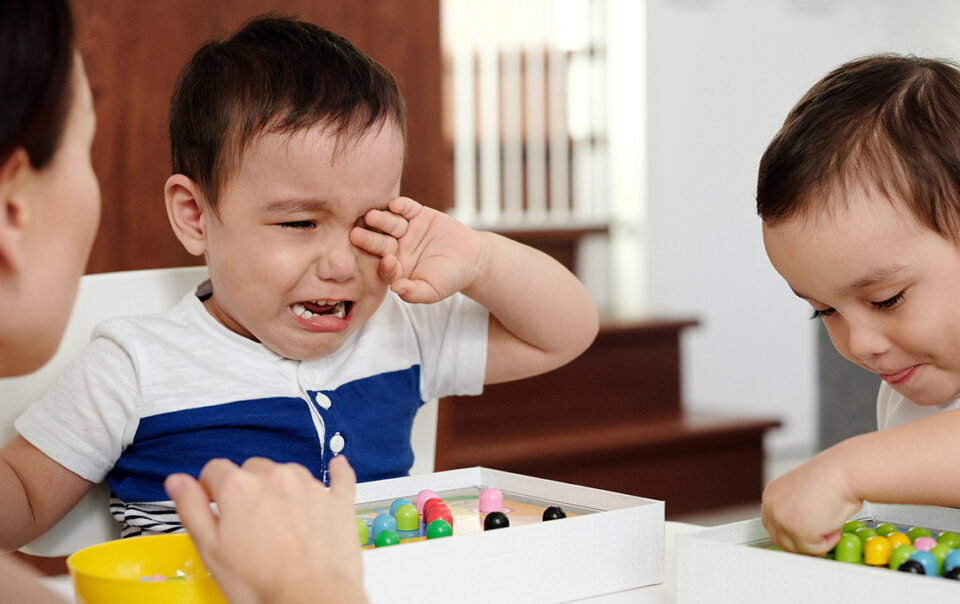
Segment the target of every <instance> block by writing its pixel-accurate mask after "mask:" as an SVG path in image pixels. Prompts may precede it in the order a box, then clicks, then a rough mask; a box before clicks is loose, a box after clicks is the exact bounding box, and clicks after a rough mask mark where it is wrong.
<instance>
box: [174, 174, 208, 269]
mask: <svg viewBox="0 0 960 604" xmlns="http://www.w3.org/2000/svg"><path fill="white" fill-rule="evenodd" d="M163 196H164V199H165V200H166V203H167V218H169V219H170V226H171V227H173V232H174V234H175V235H176V236H177V239H179V240H180V243H182V244H183V247H184V248H185V249H186V250H187V251H188V252H190V253H191V254H193V255H194V256H202V255H203V254H204V253H205V252H206V251H207V233H206V221H207V220H208V218H207V217H206V216H205V212H207V211H210V210H207V205H206V203H204V202H202V201H201V199H203V192H202V191H201V190H200V186H199V185H198V184H197V183H196V182H194V181H193V180H192V179H190V178H188V177H186V176H184V175H183V174H174V175H173V176H171V177H170V178H168V179H167V184H166V185H164V187H163Z"/></svg>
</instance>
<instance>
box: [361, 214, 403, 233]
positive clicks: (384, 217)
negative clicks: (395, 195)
mask: <svg viewBox="0 0 960 604" xmlns="http://www.w3.org/2000/svg"><path fill="white" fill-rule="evenodd" d="M363 222H364V223H365V224H366V228H367V230H370V229H375V230H376V231H379V232H381V233H385V234H387V235H390V236H391V237H397V238H400V237H403V236H404V235H405V234H406V233H407V226H409V223H408V222H407V220H406V219H405V218H404V217H403V216H401V215H399V214H395V213H393V212H389V211H387V210H370V211H369V212H367V213H366V214H364V216H363ZM359 228H363V227H359Z"/></svg>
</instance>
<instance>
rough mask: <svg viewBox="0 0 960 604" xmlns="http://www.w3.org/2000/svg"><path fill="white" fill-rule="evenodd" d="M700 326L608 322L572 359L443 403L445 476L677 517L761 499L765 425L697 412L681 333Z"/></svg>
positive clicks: (440, 459)
mask: <svg viewBox="0 0 960 604" xmlns="http://www.w3.org/2000/svg"><path fill="white" fill-rule="evenodd" d="M694 325H696V321H694V320H648V321H635V322H624V321H616V322H605V323H604V324H603V325H602V327H601V329H600V333H599V335H598V336H597V339H596V341H595V342H594V343H593V345H592V346H591V347H590V348H589V349H588V350H587V351H586V352H585V353H584V354H583V355H581V356H580V357H579V358H577V359H575V360H574V361H573V362H571V363H570V364H568V365H566V366H564V367H561V368H559V369H557V370H554V371H552V372H550V373H547V374H544V375H540V376H535V377H532V378H528V379H525V380H520V381H517V382H509V383H505V384H494V385H490V386H487V387H486V388H485V390H484V393H483V394H482V395H480V396H477V397H448V398H445V399H442V400H441V401H440V410H439V418H438V426H437V454H436V468H437V470H447V469H453V468H461V467H469V466H476V465H480V466H485V467H490V468H496V469H499V470H506V471H511V472H519V473H522V474H527V475H532V476H539V477H542V478H549V479H553V480H561V481H564V482H571V483H575V484H581V485H586V486H592V487H597V488H602V489H609V490H613V491H619V492H623V493H630V494H634V495H641V496H644V497H652V498H655V499H663V500H664V501H666V502H667V508H666V509H667V514H668V516H669V515H671V514H684V513H689V512H694V511H699V510H705V509H710V508H716V507H722V506H727V505H736V504H743V503H750V502H756V501H759V499H760V494H761V491H762V487H763V435H764V433H765V432H766V431H767V430H769V429H771V428H774V427H776V426H779V422H778V421H776V420H773V419H767V418H742V417H718V416H703V415H692V414H689V413H685V412H684V411H683V405H682V398H681V392H680V334H681V332H682V331H683V330H684V329H686V328H688V327H692V326H694Z"/></svg>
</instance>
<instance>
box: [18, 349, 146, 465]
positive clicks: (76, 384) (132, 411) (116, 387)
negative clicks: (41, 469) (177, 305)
mask: <svg viewBox="0 0 960 604" xmlns="http://www.w3.org/2000/svg"><path fill="white" fill-rule="evenodd" d="M139 408H140V391H139V387H138V384H137V374H136V369H135V367H134V363H133V360H132V358H131V356H130V354H129V353H128V352H127V351H126V350H125V349H124V348H123V347H121V346H120V345H119V344H118V343H117V342H115V341H114V340H112V339H109V338H105V337H100V338H96V339H94V340H93V341H92V342H91V343H90V344H89V345H88V346H87V347H86V348H85V349H84V350H83V352H81V353H80V354H79V355H78V356H77V358H75V359H74V360H73V361H71V363H70V364H69V365H68V366H67V368H66V370H64V372H63V373H62V374H61V375H60V377H59V378H58V379H57V380H56V382H54V384H53V386H51V388H50V389H49V390H48V391H47V392H46V393H45V394H44V395H43V397H42V398H40V400H38V401H37V402H35V403H33V404H32V405H31V406H30V407H29V408H28V409H27V410H26V411H25V412H24V413H23V414H22V415H21V416H20V417H19V418H17V421H16V422H15V423H14V426H15V427H16V429H17V431H18V432H19V433H20V435H21V436H23V437H24V438H25V439H26V440H27V441H28V442H30V443H31V444H32V445H33V446H35V447H37V448H38V449H40V450H41V451H43V452H44V453H45V454H46V455H47V456H48V457H50V458H51V459H53V460H54V461H56V462H57V463H59V464H60V465H62V466H63V467H65V468H67V469H68V470H70V471H71V472H73V473H75V474H77V475H79V476H81V477H82V478H85V479H87V480H89V481H91V482H102V481H103V479H104V477H106V475H107V473H108V472H109V471H110V470H111V469H113V466H114V465H115V464H116V462H117V460H118V459H119V458H120V453H121V452H122V451H123V449H124V448H125V447H126V446H127V445H128V444H129V443H130V442H132V441H133V434H134V432H135V431H136V429H137V426H138V424H139Z"/></svg>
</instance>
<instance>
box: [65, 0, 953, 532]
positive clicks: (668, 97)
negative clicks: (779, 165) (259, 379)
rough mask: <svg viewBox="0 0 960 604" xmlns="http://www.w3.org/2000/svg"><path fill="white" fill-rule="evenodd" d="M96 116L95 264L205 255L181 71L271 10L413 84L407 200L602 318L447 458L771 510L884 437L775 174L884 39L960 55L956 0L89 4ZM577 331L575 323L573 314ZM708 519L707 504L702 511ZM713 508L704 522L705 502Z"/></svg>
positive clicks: (474, 424)
mask: <svg viewBox="0 0 960 604" xmlns="http://www.w3.org/2000/svg"><path fill="white" fill-rule="evenodd" d="M74 8H75V12H76V17H77V21H78V27H79V39H80V46H81V51H82V53H83V55H84V58H85V61H86V64H87V69H88V72H89V75H90V80H91V85H92V87H93V90H94V96H95V101H96V106H97V113H98V119H99V124H98V135H97V139H96V142H95V145H94V164H95V168H96V170H97V172H98V174H99V176H100V180H101V186H102V190H103V218H102V224H101V231H100V235H99V237H98V240H97V243H96V245H95V248H94V252H93V254H92V257H91V260H90V265H89V268H88V272H105V271H114V270H124V269H138V268H154V267H164V266H181V265H187V264H196V263H198V262H199V260H198V259H196V258H193V257H190V256H189V255H187V254H186V252H184V251H183V250H182V248H181V247H180V245H179V243H178V242H177V241H176V239H175V238H174V237H173V235H172V233H171V231H170V228H169V226H168V224H167V219H166V215H165V212H164V208H163V195H162V188H163V183H164V181H165V179H166V178H167V176H169V170H170V160H169V146H168V144H167V136H166V119H167V106H168V102H169V96H170V93H171V91H172V88H173V85H174V81H175V78H176V74H177V72H178V71H179V69H180V68H181V67H182V66H183V64H184V63H185V62H186V60H187V59H188V57H189V56H190V55H191V54H192V53H193V51H194V50H195V49H196V48H197V47H198V46H199V45H200V44H201V43H203V42H204V41H206V40H207V39H210V38H213V37H224V36H227V35H229V34H230V33H231V32H232V31H234V30H235V29H236V28H238V27H239V26H240V25H241V24H242V23H243V22H245V21H246V20H248V19H249V18H251V17H253V16H255V15H258V14H262V13H266V12H272V13H276V14H282V15H288V16H294V17H298V18H301V19H304V20H307V21H311V22H314V23H316V24H318V25H320V26H323V27H326V28H328V29H331V30H333V31H335V32H337V33H339V34H341V35H343V36H345V37H347V38H348V39H350V40H351V41H352V42H354V43H355V44H356V45H357V46H359V47H360V48H361V49H362V50H364V51H365V52H367V53H368V54H369V55H371V56H372V57H373V58H374V59H376V60H378V61H379V62H381V63H383V64H384V65H385V66H386V67H387V68H389V69H390V70H391V71H392V72H393V73H394V75H395V76H396V77H397V79H398V81H399V83H400V86H401V89H402V90H403V92H404V95H405V97H406V101H407V106H408V115H409V122H408V125H407V132H408V145H407V146H408V155H407V160H406V166H405V172H404V181H403V185H402V192H403V194H405V195H409V196H411V197H414V198H416V199H418V200H419V201H421V202H423V203H426V204H428V205H431V206H433V207H437V208H440V209H444V210H446V211H449V212H451V213H453V214H454V215H456V216H457V217H458V218H460V219H461V220H463V221H465V222H467V223H468V224H471V225H472V226H475V227H477V228H483V229H490V230H495V231H498V232H501V233H503V234H505V235H507V236H511V237H514V238H517V239H519V240H521V241H525V242H527V243H530V244H531V245H535V246H537V247H540V248H541V249H544V250H545V251H548V252H549V253H551V254H554V255H555V256H557V257H558V258H559V259H561V261H563V262H565V263H566V264H567V265H568V266H570V267H571V268H572V269H573V270H575V271H576V273H577V274H578V276H579V277H580V278H581V280H582V281H583V282H584V283H585V284H586V285H587V287H588V289H589V290H590V291H591V293H592V295H593V296H594V299H595V300H596V302H597V304H598V306H599V307H600V308H601V311H602V313H603V316H604V329H603V330H602V331H601V336H600V337H599V338H598V342H597V344H596V345H595V346H594V347H593V348H592V349H591V350H590V351H588V353H587V354H586V355H585V357H584V359H581V360H578V362H577V363H575V364H574V365H572V366H571V367H570V368H567V369H566V371H561V372H559V373H554V374H547V376H543V378H542V379H539V380H536V379H535V380H532V381H525V383H521V384H516V385H514V386H511V387H507V388H504V389H499V388H491V389H488V392H487V393H485V394H484V396H482V397H479V399H480V400H477V401H453V400H445V401H441V402H440V403H439V404H438V405H437V409H434V410H433V411H432V412H433V413H435V414H436V415H437V417H438V419H437V420H436V421H437V426H438V428H437V429H438V437H437V458H436V465H437V467H438V468H440V469H442V468H445V467H458V466H462V465H478V464H479V465H487V466H490V467H496V468H500V469H508V470H514V471H522V472H525V473H529V474H534V475H542V476H545V477H551V478H557V479H561V480H571V481H577V482H579V483H582V484H593V485H594V486H599V487H602V488H611V489H613V490H621V491H627V492H634V493H635V494H639V495H645V496H650V497H656V498H663V499H666V500H667V502H668V505H667V511H668V515H672V516H674V517H678V518H698V519H701V520H703V521H708V518H710V516H709V514H713V513H722V512H724V511H725V510H733V511H735V512H737V513H741V512H742V513H744V514H747V515H755V512H756V510H757V509H758V508H757V502H758V501H759V495H760V490H761V487H762V484H763V482H764V481H765V480H769V479H770V478H771V477H773V476H776V475H778V474H779V473H782V472H783V471H785V470H786V469H789V468H790V467H792V466H793V465H795V464H797V463H799V462H800V461H802V460H803V459H806V458H807V457H809V456H810V455H812V454H813V453H815V452H816V451H817V450H819V449H821V448H824V447H826V446H829V445H830V444H833V443H834V442H836V441H838V440H840V439H842V438H845V437H846V436H850V435H853V434H857V433H860V432H863V431H867V430H871V429H874V428H875V425H876V421H875V414H874V402H875V394H876V389H877V387H878V381H877V380H876V379H875V378H874V377H873V376H871V375H868V374H866V373H865V372H863V371H862V370H859V369H858V368H856V367H855V366H853V365H852V364H849V363H847V362H846V361H844V360H843V359H841V358H840V357H838V356H837V355H836V353H835V352H833V350H832V347H831V346H830V344H829V341H828V340H827V338H826V337H825V334H824V332H823V330H822V327H821V326H820V324H819V323H817V322H813V321H810V320H808V316H809V312H810V311H809V308H807V307H806V304H805V303H803V302H802V301H800V300H799V299H797V298H796V297H795V296H794V295H793V294H792V293H791V292H790V291H789V289H788V288H787V287H786V285H785V284H784V283H783V282H782V281H781V279H780V278H779V276H778V275H777V274H776V273H775V272H774V271H773V269H772V268H771V267H770V266H769V264H768V262H767V259H766V256H765V254H764V251H763V246H762V241H761V237H760V224H759V219H758V218H757V217H756V215H755V211H754V190H755V182H756V170H757V164H758V161H759V158H760V156H761V154H762V153H763V151H764V149H765V147H766V145H767V143H768V142H769V141H770V139H771V138H772V136H773V135H774V133H775V132H776V131H777V129H778V127H779V125H780V123H781V122H782V120H783V118H784V117H785V116H786V114H787V112H788V111H789V109H790V108H791V107H792V106H793V104H794V103H795V102H796V101H797V100H798V99H799V98H800V96H801V95H802V94H803V93H804V92H805V91H806V89H807V88H808V87H809V86H811V85H812V84H813V83H814V82H815V81H816V80H817V79H819V78H820V77H821V76H822V75H824V74H825V73H826V72H827V71H829V70H830V69H832V68H834V67H836V66H837V65H839V64H840V63H842V62H844V61H846V60H849V59H852V58H855V57H858V56H862V55H864V54H869V53H875V52H898V53H913V54H918V55H924V56H933V57H941V58H953V57H960V35H958V34H957V27H956V26H957V25H958V24H960V3H956V2H953V1H951V0H909V1H908V0H646V1H643V0H511V1H507V0H349V1H348V0H339V1H338V0H229V1H228V0H206V1H201V0H139V1H137V2H129V1H128V0H74ZM558 328H562V326H558ZM693 514H699V516H692V515H693ZM705 514H706V515H705Z"/></svg>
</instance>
